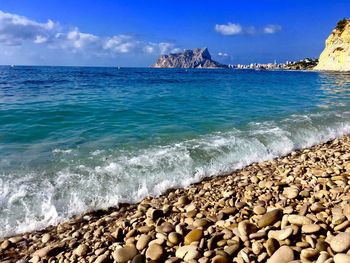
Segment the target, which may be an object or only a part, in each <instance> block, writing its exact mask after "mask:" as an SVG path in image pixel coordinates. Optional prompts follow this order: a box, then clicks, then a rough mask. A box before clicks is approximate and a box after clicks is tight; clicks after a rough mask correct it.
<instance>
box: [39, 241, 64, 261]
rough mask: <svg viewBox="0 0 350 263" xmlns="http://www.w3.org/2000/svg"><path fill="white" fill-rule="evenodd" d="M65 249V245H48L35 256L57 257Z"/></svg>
mask: <svg viewBox="0 0 350 263" xmlns="http://www.w3.org/2000/svg"><path fill="white" fill-rule="evenodd" d="M63 248H64V243H59V244H52V245H48V246H46V247H43V248H41V249H39V250H37V251H35V252H34V254H33V256H39V257H40V258H44V257H51V256H55V255H57V254H58V253H60V252H61V251H62V250H63Z"/></svg>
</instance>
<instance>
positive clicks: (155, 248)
mask: <svg viewBox="0 0 350 263" xmlns="http://www.w3.org/2000/svg"><path fill="white" fill-rule="evenodd" d="M163 253H164V250H163V247H162V246H161V245H159V244H157V243H155V244H152V245H150V246H149V247H148V248H147V250H146V258H147V259H151V260H159V259H160V258H161V257H162V256H163Z"/></svg>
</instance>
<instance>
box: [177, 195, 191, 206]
mask: <svg viewBox="0 0 350 263" xmlns="http://www.w3.org/2000/svg"><path fill="white" fill-rule="evenodd" d="M190 202H191V200H190V199H188V197H187V196H180V197H179V199H178V200H177V203H178V204H179V205H187V204H189V203H190Z"/></svg>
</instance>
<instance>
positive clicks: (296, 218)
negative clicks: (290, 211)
mask: <svg viewBox="0 0 350 263" xmlns="http://www.w3.org/2000/svg"><path fill="white" fill-rule="evenodd" d="M288 222H289V223H290V224H293V225H297V226H302V225H311V224H312V220H311V219H310V218H308V217H306V216H301V215H289V216H288Z"/></svg>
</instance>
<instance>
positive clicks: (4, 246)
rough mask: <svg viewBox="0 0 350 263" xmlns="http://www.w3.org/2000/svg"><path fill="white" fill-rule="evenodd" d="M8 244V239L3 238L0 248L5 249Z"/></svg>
mask: <svg viewBox="0 0 350 263" xmlns="http://www.w3.org/2000/svg"><path fill="white" fill-rule="evenodd" d="M10 245H11V243H10V241H8V240H7V239H6V240H4V242H2V243H1V246H0V248H1V249H7V248H8V247H9V246H10Z"/></svg>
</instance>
